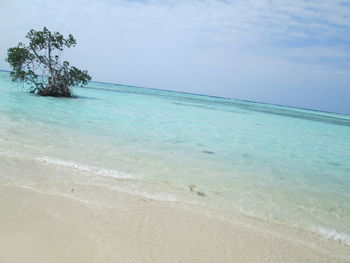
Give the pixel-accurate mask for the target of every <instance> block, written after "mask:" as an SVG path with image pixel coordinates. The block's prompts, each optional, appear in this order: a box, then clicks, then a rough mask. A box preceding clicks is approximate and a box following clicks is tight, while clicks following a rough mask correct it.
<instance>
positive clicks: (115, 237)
mask: <svg viewBox="0 0 350 263" xmlns="http://www.w3.org/2000/svg"><path fill="white" fill-rule="evenodd" d="M28 165H29V163H26V162H25V161H19V160H16V158H13V159H6V158H3V157H1V159H0V169H1V170H0V262H6V263H12V262H13V263H15V262H21V263H23V262H26V263H31V262H33V263H40V262H45V263H48V262H67V263H68V262H74V263H79V262H84V263H87V262H104V263H107V262H201V263H202V262H298V263H299V262H318V263H320V262H350V259H349V257H348V258H346V257H347V256H348V255H349V254H347V253H348V252H349V250H348V247H345V246H340V249H339V253H338V252H337V253H335V251H333V248H335V247H337V246H336V245H337V244H334V243H332V242H331V241H326V240H325V241H322V242H325V243H324V245H323V248H324V251H321V250H320V247H321V248H322V246H314V243H313V242H314V239H315V240H316V239H317V237H314V236H313V235H311V234H310V239H307V240H305V242H297V241H292V239H290V238H289V237H286V238H282V237H278V236H275V235H272V234H269V232H268V231H264V229H261V230H262V231H258V230H257V228H254V227H248V226H243V225H241V224H236V223H234V222H233V223H232V222H229V221H225V220H220V219H215V218H213V217H208V216H206V215H204V214H200V213H198V212H193V211H191V210H189V209H187V208H185V207H182V206H181V205H180V204H178V203H177V202H161V201H156V200H151V199H147V198H144V197H141V196H135V195H130V194H127V193H122V192H120V191H114V190H111V189H106V188H104V187H101V186H94V185H93V184H92V183H91V182H92V181H94V180H95V181H98V180H99V179H88V176H86V175H84V176H85V178H87V179H86V180H87V181H88V180H90V183H84V182H83V181H82V180H80V179H79V178H80V177H81V178H84V176H83V175H81V174H77V172H70V171H69V170H62V169H61V170H59V169H54V168H52V167H50V166H45V165H42V164H37V163H30V166H28ZM79 176H80V177H79ZM70 178H71V179H70ZM72 189H73V191H72ZM262 225H263V224H262ZM269 227H270V226H269V225H268V224H266V229H268V228H269ZM317 240H318V239H317ZM327 242H329V243H327ZM328 245H329V246H328ZM333 252H334V253H333Z"/></svg>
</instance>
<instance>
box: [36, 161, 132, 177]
mask: <svg viewBox="0 0 350 263" xmlns="http://www.w3.org/2000/svg"><path fill="white" fill-rule="evenodd" d="M36 160H37V161H40V162H44V163H48V164H53V165H59V166H63V167H67V168H72V169H77V170H79V171H83V172H89V173H92V174H97V175H101V176H106V177H113V178H118V179H132V178H133V177H132V176H131V175H129V174H124V173H121V172H119V171H116V170H109V169H104V168H99V167H96V166H90V165H84V164H79V163H75V162H71V161H63V160H60V159H53V158H50V157H39V158H36Z"/></svg>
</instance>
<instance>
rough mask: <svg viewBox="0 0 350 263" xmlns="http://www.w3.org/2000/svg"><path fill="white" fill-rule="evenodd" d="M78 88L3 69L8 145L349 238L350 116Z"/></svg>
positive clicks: (2, 129) (1, 128) (0, 143)
mask: <svg viewBox="0 0 350 263" xmlns="http://www.w3.org/2000/svg"><path fill="white" fill-rule="evenodd" d="M75 93H76V94H77V95H78V96H79V98H77V99H57V98H44V97H37V96H34V95H31V94H28V93H26V92H25V87H22V86H20V85H18V84H16V83H13V82H11V81H10V78H9V74H8V73H6V72H0V153H1V154H2V155H9V156H10V155H13V154H17V155H21V156H25V157H26V158H32V159H33V160H36V161H41V162H44V163H51V164H54V165H57V166H65V167H70V168H72V169H80V170H83V171H84V170H85V171H90V172H92V173H95V174H97V175H102V176H112V177H116V178H120V179H123V178H128V179H131V180H132V181H135V182H150V183H156V184H158V185H160V186H162V185H163V186H166V188H164V189H169V188H174V189H177V190H181V191H183V192H184V193H185V192H186V193H189V192H191V190H192V192H193V194H195V195H196V194H198V193H199V194H200V195H201V197H202V198H200V200H201V202H202V203H203V204H205V205H208V207H210V206H212V207H213V208H214V206H215V209H223V210H226V211H235V212H240V213H243V214H247V215H251V216H255V217H258V218H263V219H266V220H271V221H274V222H279V223H283V224H287V225H293V226H296V227H300V228H303V229H308V230H311V231H314V232H317V233H318V234H321V235H323V236H325V237H327V238H333V239H337V240H339V241H341V242H343V243H345V244H348V245H350V236H349V235H350V116H347V115H338V114H331V113H324V112H316V111H310V110H303V109H295V108H288V107H281V106H276V105H269V104H259V103H252V102H245V101H237V100H230V99H223V98H214V97H207V96H199V95H192V94H183V93H175V92H169V91H160V90H151V89H143V88H136V87H127V86H120V85H114V84H105V83H97V82H91V83H90V84H89V85H88V87H87V88H76V89H75ZM0 169H1V164H0ZM0 173H1V170H0ZM0 176H1V174H0ZM164 191H167V190H164ZM202 195H204V196H202ZM164 196H165V197H164V198H165V199H166V195H164Z"/></svg>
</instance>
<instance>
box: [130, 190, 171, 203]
mask: <svg viewBox="0 0 350 263" xmlns="http://www.w3.org/2000/svg"><path fill="white" fill-rule="evenodd" d="M129 193H130V194H136V195H139V196H143V197H145V198H147V199H150V200H155V201H162V202H176V201H178V199H177V198H176V196H174V195H171V194H166V193H154V194H153V193H148V192H140V191H138V192H131V191H129Z"/></svg>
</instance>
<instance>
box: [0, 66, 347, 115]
mask: <svg viewBox="0 0 350 263" xmlns="http://www.w3.org/2000/svg"><path fill="white" fill-rule="evenodd" d="M0 72H11V71H10V70H5V69H0ZM89 82H95V83H101V84H109V85H117V86H124V87H131V88H139V89H150V90H158V91H167V92H174V93H180V94H188V95H196V96H203V97H210V98H217V99H227V100H238V101H243V102H249V103H256V104H266V105H273V106H279V107H287V108H292V109H299V110H309V111H315V112H323V113H330V114H338V115H345V116H350V113H341V112H332V111H325V110H318V109H311V108H304V107H297V106H290V105H282V104H276V103H270V102H262V101H252V100H247V99H238V98H231V97H222V96H216V95H209V94H200V93H191V92H186V91H177V90H169V89H159V88H150V87H143V86H134V85H128V84H120V83H113V82H105V81H97V80H90V81H89Z"/></svg>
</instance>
